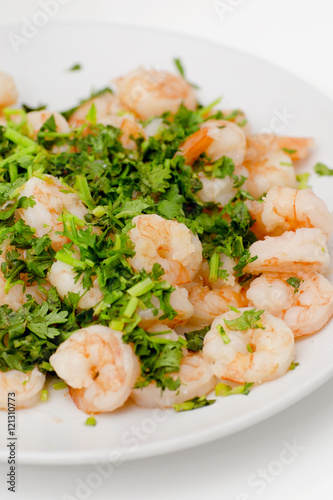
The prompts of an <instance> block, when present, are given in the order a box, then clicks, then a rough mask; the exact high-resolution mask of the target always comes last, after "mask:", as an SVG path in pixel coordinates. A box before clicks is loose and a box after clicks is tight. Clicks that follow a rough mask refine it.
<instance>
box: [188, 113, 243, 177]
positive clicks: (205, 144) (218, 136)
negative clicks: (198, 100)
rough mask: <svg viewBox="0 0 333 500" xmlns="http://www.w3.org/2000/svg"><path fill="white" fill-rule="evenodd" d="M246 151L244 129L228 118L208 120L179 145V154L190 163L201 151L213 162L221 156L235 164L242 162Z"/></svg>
mask: <svg viewBox="0 0 333 500" xmlns="http://www.w3.org/2000/svg"><path fill="white" fill-rule="evenodd" d="M245 151H246V137H245V134H244V131H243V130H242V129H241V127H239V126H238V125H236V124H235V123H232V122H230V121H228V120H208V121H206V122H204V123H202V124H201V125H200V129H199V130H198V131H197V132H194V134H192V135H190V136H189V137H188V138H187V139H186V141H185V142H184V143H183V144H182V145H181V146H180V148H179V154H181V155H182V156H184V158H185V160H186V163H187V164H188V165H192V164H193V163H194V162H195V160H197V159H198V158H199V156H200V155H201V154H202V153H206V155H207V156H208V157H209V158H210V161H212V162H214V161H216V160H218V159H219V158H222V156H227V157H228V158H231V159H232V160H233V161H234V163H235V166H236V167H237V166H239V165H241V164H242V163H243V160H244V157H245Z"/></svg>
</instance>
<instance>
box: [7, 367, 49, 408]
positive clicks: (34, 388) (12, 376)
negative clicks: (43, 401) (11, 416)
mask: <svg viewBox="0 0 333 500" xmlns="http://www.w3.org/2000/svg"><path fill="white" fill-rule="evenodd" d="M44 384H45V375H44V374H43V373H41V372H40V371H39V370H38V368H37V367H35V368H34V369H33V370H32V371H31V372H28V373H24V372H21V371H19V370H9V371H8V372H0V409H1V410H6V409H7V408H8V393H15V396H14V400H15V408H16V409H20V408H30V407H32V406H35V405H36V404H37V403H38V401H39V399H40V395H41V392H42V389H43V387H44Z"/></svg>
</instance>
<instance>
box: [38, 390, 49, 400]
mask: <svg viewBox="0 0 333 500" xmlns="http://www.w3.org/2000/svg"><path fill="white" fill-rule="evenodd" d="M48 398H49V393H48V390H47V389H43V390H42V392H41V394H40V398H39V400H40V401H47V400H48Z"/></svg>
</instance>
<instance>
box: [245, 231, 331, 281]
mask: <svg viewBox="0 0 333 500" xmlns="http://www.w3.org/2000/svg"><path fill="white" fill-rule="evenodd" d="M249 250H250V254H251V257H257V259H256V260H255V261H253V262H250V263H249V264H247V266H246V267H245V268H244V270H245V272H248V273H253V274H260V273H262V272H275V271H276V270H277V269H278V270H279V271H280V272H286V273H289V272H291V273H292V272H297V271H304V270H306V271H308V272H310V271H318V272H324V271H325V270H326V269H327V268H328V266H329V264H330V256H329V253H328V248H327V243H326V237H325V235H324V234H323V233H322V232H321V230H320V229H315V228H303V229H297V230H296V231H295V232H293V231H286V232H285V233H283V234H282V235H281V236H274V237H273V236H266V237H265V239H264V240H261V241H256V242H255V243H252V245H251V246H250V248H249Z"/></svg>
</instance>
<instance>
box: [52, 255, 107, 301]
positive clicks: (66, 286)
mask: <svg viewBox="0 0 333 500" xmlns="http://www.w3.org/2000/svg"><path fill="white" fill-rule="evenodd" d="M76 276H77V273H76V272H75V270H74V268H73V267H72V266H70V265H69V264H66V263H65V262H61V261H60V260H56V261H55V262H54V263H53V264H52V266H51V268H50V270H49V273H48V275H47V279H48V281H49V282H50V283H51V285H52V286H54V287H55V288H56V289H57V292H58V293H59V295H60V297H61V298H62V299H64V297H66V296H67V295H68V293H69V292H72V293H79V294H80V295H81V298H80V300H79V302H78V308H79V309H90V308H92V307H95V306H96V305H97V304H98V303H99V302H100V301H101V300H102V299H103V294H102V292H101V289H100V287H99V284H98V280H97V277H95V278H94V279H93V285H92V287H91V288H89V289H88V290H87V289H85V288H84V287H83V284H82V276H80V278H79V279H78V280H77V281H76Z"/></svg>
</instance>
